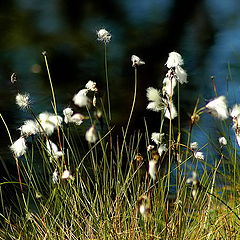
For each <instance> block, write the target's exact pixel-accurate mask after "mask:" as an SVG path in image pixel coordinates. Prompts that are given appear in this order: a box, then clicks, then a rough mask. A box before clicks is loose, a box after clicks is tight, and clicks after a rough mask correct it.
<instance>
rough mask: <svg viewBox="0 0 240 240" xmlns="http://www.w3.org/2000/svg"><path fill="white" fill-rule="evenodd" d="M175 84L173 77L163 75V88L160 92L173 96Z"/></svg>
mask: <svg viewBox="0 0 240 240" xmlns="http://www.w3.org/2000/svg"><path fill="white" fill-rule="evenodd" d="M176 85H177V81H176V79H175V78H172V80H171V79H170V78H169V77H165V78H164V80H163V88H162V92H163V95H165V94H167V95H168V96H169V97H170V96H173V93H174V88H175V87H176Z"/></svg>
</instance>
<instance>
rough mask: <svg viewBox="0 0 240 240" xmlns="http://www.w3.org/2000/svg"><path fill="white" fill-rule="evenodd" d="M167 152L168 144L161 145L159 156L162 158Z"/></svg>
mask: <svg viewBox="0 0 240 240" xmlns="http://www.w3.org/2000/svg"><path fill="white" fill-rule="evenodd" d="M166 151H167V145H166V144H161V145H160V146H159V147H158V154H159V156H160V157H161V156H162V154H163V153H164V152H166Z"/></svg>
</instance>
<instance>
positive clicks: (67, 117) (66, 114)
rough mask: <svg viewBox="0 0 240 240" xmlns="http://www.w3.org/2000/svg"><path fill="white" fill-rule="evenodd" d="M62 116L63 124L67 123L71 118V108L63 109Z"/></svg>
mask: <svg viewBox="0 0 240 240" xmlns="http://www.w3.org/2000/svg"><path fill="white" fill-rule="evenodd" d="M63 115H64V122H65V123H69V121H70V119H71V116H72V115H73V110H72V109H71V108H69V107H68V108H65V109H64V110H63Z"/></svg>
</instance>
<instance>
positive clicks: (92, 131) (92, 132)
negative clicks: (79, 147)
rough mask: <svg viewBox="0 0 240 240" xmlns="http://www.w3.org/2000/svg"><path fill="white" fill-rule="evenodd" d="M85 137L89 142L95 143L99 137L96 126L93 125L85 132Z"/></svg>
mask: <svg viewBox="0 0 240 240" xmlns="http://www.w3.org/2000/svg"><path fill="white" fill-rule="evenodd" d="M85 138H86V140H87V141H88V142H89V143H95V142H96V141H97V139H98V135H97V130H96V126H95V125H92V126H91V127H90V128H89V129H88V130H87V131H86V134H85Z"/></svg>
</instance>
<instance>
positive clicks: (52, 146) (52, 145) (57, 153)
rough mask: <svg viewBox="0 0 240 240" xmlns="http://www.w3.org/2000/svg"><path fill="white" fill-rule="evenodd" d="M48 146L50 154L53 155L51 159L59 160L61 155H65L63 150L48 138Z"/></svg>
mask: <svg viewBox="0 0 240 240" xmlns="http://www.w3.org/2000/svg"><path fill="white" fill-rule="evenodd" d="M46 146H47V150H48V154H49V156H50V157H51V159H55V160H57V159H58V158H59V157H62V156H63V152H62V151H59V150H58V147H57V145H56V144H55V143H53V142H52V141H51V140H47V142H46Z"/></svg>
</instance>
